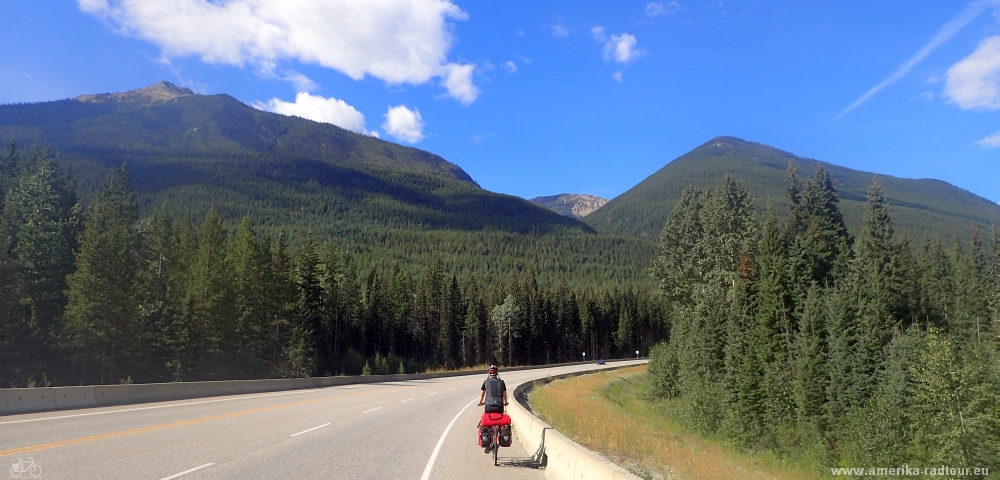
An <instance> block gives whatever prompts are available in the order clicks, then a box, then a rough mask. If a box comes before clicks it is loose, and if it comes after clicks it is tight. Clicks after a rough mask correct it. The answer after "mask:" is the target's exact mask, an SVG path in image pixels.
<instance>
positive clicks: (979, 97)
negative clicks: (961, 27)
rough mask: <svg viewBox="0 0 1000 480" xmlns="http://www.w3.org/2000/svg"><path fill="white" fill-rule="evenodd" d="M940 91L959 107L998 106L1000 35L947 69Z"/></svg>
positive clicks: (982, 44)
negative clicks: (946, 76) (946, 75)
mask: <svg viewBox="0 0 1000 480" xmlns="http://www.w3.org/2000/svg"><path fill="white" fill-rule="evenodd" d="M944 93H945V95H947V96H948V98H949V99H951V101H953V102H955V104H956V105H958V107H959V108H961V109H962V110H969V109H988V110H997V109H1000V35H996V36H993V37H990V38H987V39H986V40H983V41H982V43H980V44H979V46H978V47H977V48H976V51H974V52H972V55H969V56H968V57H965V58H964V59H962V60H961V61H959V62H958V63H956V64H954V65H952V66H951V68H949V69H948V78H947V79H946V80H945V84H944ZM989 138H991V137H987V139H989ZM980 144H982V142H980Z"/></svg>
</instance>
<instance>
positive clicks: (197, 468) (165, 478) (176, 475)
mask: <svg viewBox="0 0 1000 480" xmlns="http://www.w3.org/2000/svg"><path fill="white" fill-rule="evenodd" d="M212 465H215V464H214V463H206V464H204V465H202V466H200V467H194V468H192V469H191V470H184V471H183V472H181V473H176V474H173V475H171V476H169V477H163V478H161V479H160V480H174V479H175V478H180V477H182V476H184V475H187V474H189V473H191V472H196V471H198V470H201V469H203V468H208V467H211V466H212Z"/></svg>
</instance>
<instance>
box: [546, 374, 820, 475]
mask: <svg viewBox="0 0 1000 480" xmlns="http://www.w3.org/2000/svg"><path fill="white" fill-rule="evenodd" d="M647 387H648V382H647V376H646V366H645V365H643V366H639V367H633V368H627V369H621V370H615V371H611V372H604V373H597V374H591V375H582V376H579V377H574V378H569V379H565V380H557V381H555V382H552V383H550V384H548V385H546V386H544V387H541V388H537V389H534V390H533V391H532V392H531V393H530V394H529V402H530V403H531V406H532V409H533V410H534V411H535V412H536V413H538V414H540V415H541V416H542V417H543V418H544V419H545V420H546V421H547V422H549V423H550V424H551V425H552V426H553V427H555V428H556V429H558V430H559V431H560V432H562V433H563V434H564V435H566V436H568V437H570V438H572V439H573V440H574V441H576V442H577V443H579V444H581V445H583V446H585V447H587V448H589V449H591V450H593V451H596V452H600V453H602V454H604V455H605V456H607V457H608V458H610V459H611V460H612V461H614V462H616V463H618V464H619V465H623V466H625V467H626V468H628V469H629V470H630V471H632V472H633V473H635V474H636V475H638V476H640V477H642V478H647V479H660V478H673V479H683V480H696V479H706V480H716V479H718V480H729V479H789V480H792V479H796V480H798V479H813V478H824V477H822V476H820V475H819V473H818V472H817V471H816V470H815V469H811V468H803V467H801V466H800V465H797V464H795V463H794V462H791V461H789V460H788V459H784V458H779V457H777V456H775V455H773V454H761V455H754V454H750V453H745V452H741V451H739V450H737V449H736V448H735V447H732V446H729V445H726V444H725V443H723V442H721V441H717V440H714V439H709V438H705V437H702V436H701V435H698V434H697V433H694V432H691V431H690V430H688V429H686V428H684V427H683V426H682V425H680V424H679V423H678V422H677V421H676V420H675V418H677V415H676V412H677V410H678V408H679V406H678V405H677V404H676V403H673V402H670V401H647V400H645V392H646V389H647Z"/></svg>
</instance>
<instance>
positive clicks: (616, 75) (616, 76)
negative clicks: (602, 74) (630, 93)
mask: <svg viewBox="0 0 1000 480" xmlns="http://www.w3.org/2000/svg"><path fill="white" fill-rule="evenodd" d="M611 78H613V79H615V81H616V82H618V83H621V82H622V80H624V78H622V72H615V73H614V75H611Z"/></svg>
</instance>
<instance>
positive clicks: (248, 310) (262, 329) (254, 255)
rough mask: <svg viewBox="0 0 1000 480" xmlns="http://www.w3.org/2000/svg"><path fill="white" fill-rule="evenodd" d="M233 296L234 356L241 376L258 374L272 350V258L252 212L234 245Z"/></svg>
mask: <svg viewBox="0 0 1000 480" xmlns="http://www.w3.org/2000/svg"><path fill="white" fill-rule="evenodd" d="M229 262H230V264H231V265H232V267H233V275H234V277H233V284H234V285H233V290H234V291H233V298H234V301H235V305H234V306H235V310H236V315H237V317H236V331H235V334H236V336H237V338H238V340H237V341H235V345H234V346H235V348H236V351H235V352H234V357H235V358H236V359H237V360H238V363H236V364H235V368H236V369H238V371H239V373H237V375H236V376H238V377H248V376H249V377H256V376H258V375H261V374H262V373H263V372H265V371H266V355H267V353H266V352H267V350H268V345H267V343H268V337H269V336H270V334H271V333H270V331H269V328H268V327H269V325H268V308H267V298H268V296H269V295H270V292H269V291H268V290H267V287H268V284H267V282H268V278H267V277H268V268H267V267H269V259H268V256H267V251H266V249H265V248H264V247H263V246H262V245H261V243H260V241H259V239H258V238H257V232H256V231H255V229H254V225H253V220H252V219H251V218H250V216H249V215H247V216H245V217H243V220H242V221H241V222H240V225H239V227H237V229H236V235H235V236H234V237H233V241H232V243H231V244H230V249H229Z"/></svg>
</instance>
